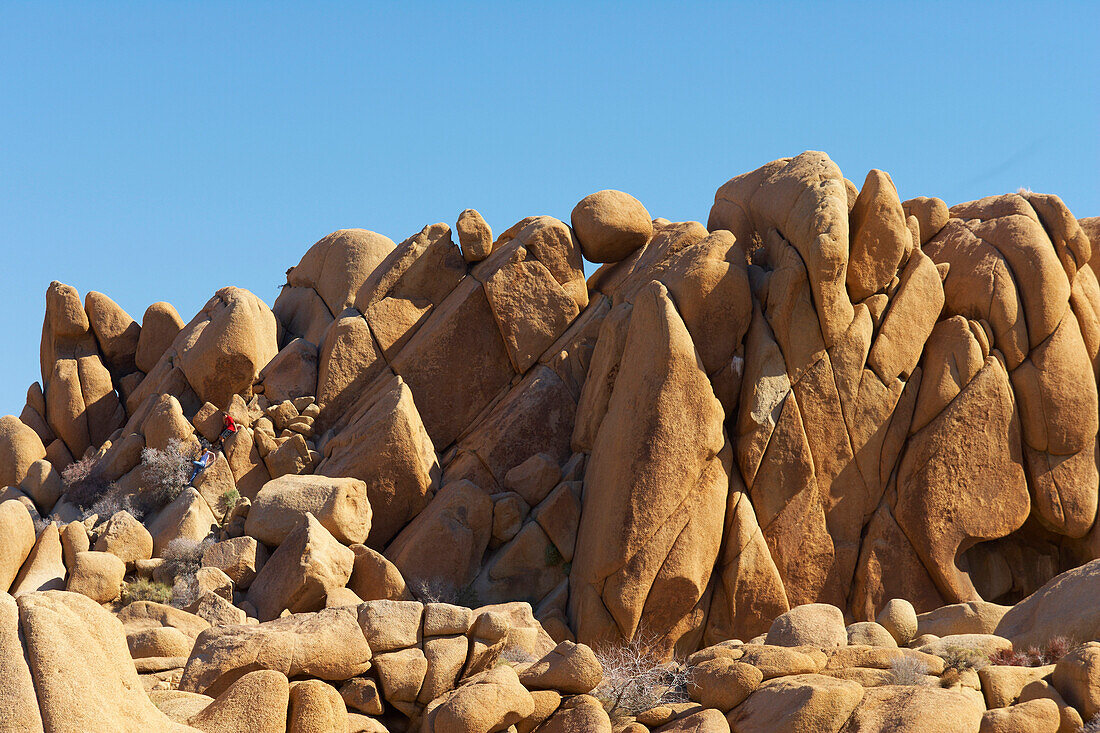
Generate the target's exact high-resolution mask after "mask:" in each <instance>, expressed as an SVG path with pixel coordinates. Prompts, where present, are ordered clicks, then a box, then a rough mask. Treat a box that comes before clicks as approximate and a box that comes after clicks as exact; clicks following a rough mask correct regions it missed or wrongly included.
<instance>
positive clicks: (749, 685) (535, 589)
mask: <svg viewBox="0 0 1100 733" xmlns="http://www.w3.org/2000/svg"><path fill="white" fill-rule="evenodd" d="M857 180H858V179H857ZM456 236H457V243H456V241H455V239H456ZM1090 237H1091V239H1090ZM1097 238H1100V227H1098V226H1097V220H1096V219H1084V220H1080V221H1079V220H1077V219H1075V218H1074V216H1073V214H1072V213H1071V212H1070V211H1069V210H1068V209H1067V208H1066V206H1065V205H1064V204H1063V203H1062V202H1061V201H1060V200H1059V199H1058V198H1057V197H1056V196H1052V195H1047V194H1034V193H1030V192H1027V193H1019V194H1007V195H1000V196H992V197H988V198H984V199H980V200H977V201H971V202H965V203H960V204H956V205H954V206H948V205H947V203H945V202H944V201H941V200H940V199H937V198H933V197H927V196H922V197H918V198H913V199H909V200H906V201H902V200H901V197H900V196H899V194H898V190H897V187H896V186H895V183H894V181H893V180H892V179H891V177H890V176H889V175H888V174H887V173H885V172H883V171H879V170H872V171H870V172H869V173H868V174H867V175H866V177H865V178H864V179H863V183H862V185H861V186H856V185H855V183H853V182H852V181H850V180H848V179H846V178H845V177H844V176H843V174H842V173H841V171H840V169H839V168H838V167H837V166H836V164H835V163H833V162H832V161H831V160H830V159H829V158H828V156H826V155H825V154H824V153H820V152H813V151H809V152H805V153H802V154H801V155H798V156H795V157H793V158H784V159H781V160H777V161H773V162H771V163H768V164H766V165H764V166H762V167H760V168H758V169H757V170H755V171H751V172H749V173H745V174H743V175H739V176H736V177H734V178H732V179H730V180H729V181H728V182H726V183H725V184H723V185H722V186H721V187H720V188H719V189H718V190H717V192H716V194H715V198H714V202H713V205H712V207H711V209H710V214H709V218H708V220H707V223H706V225H705V226H704V225H703V224H702V223H699V222H671V221H668V220H666V219H661V218H657V219H653V218H651V215H650V213H649V211H647V209H646V207H645V206H644V205H643V204H642V203H641V202H639V201H638V200H637V199H635V198H633V197H632V196H629V195H628V194H625V193H623V192H621V191H614V190H604V191H599V192H596V193H594V194H591V195H590V196H587V197H585V198H584V199H583V200H582V201H580V202H579V203H578V204H577V206H576V207H575V208H574V209H573V211H572V213H571V216H570V219H569V223H566V222H564V221H561V220H559V219H556V218H553V217H549V216H533V217H528V218H525V219H522V220H520V221H519V222H516V223H515V224H514V225H512V226H510V227H508V228H506V229H503V231H501V232H500V233H499V234H497V235H496V236H495V237H494V233H493V228H492V227H490V226H489V223H488V222H486V221H485V219H484V218H483V217H482V216H481V215H480V214H479V213H478V212H477V211H475V210H473V209H468V210H466V211H463V212H461V214H459V216H458V220H457V223H456V224H455V227H454V231H453V232H452V228H451V227H450V226H449V225H447V224H443V223H437V224H431V225H429V226H426V227H424V228H423V229H422V230H421V231H419V232H416V233H414V234H413V235H412V236H410V237H408V238H407V239H405V240H404V241H402V242H401V243H400V244H395V243H394V241H393V240H391V239H389V238H387V237H385V236H383V235H380V234H376V233H374V232H371V231H368V230H365V229H343V230H339V231H336V232H334V233H332V234H330V235H328V236H327V237H325V238H323V239H321V240H320V241H318V242H317V243H316V244H314V245H313V246H312V247H311V248H310V249H309V250H308V251H307V252H306V253H305V255H304V256H303V257H302V259H301V260H300V261H299V262H298V264H297V265H295V266H293V267H291V268H290V269H289V270H288V271H287V281H286V284H285V286H284V287H283V288H282V290H281V292H280V294H279V296H278V298H277V299H276V301H275V302H274V304H273V305H272V307H271V308H269V307H268V306H267V305H266V304H265V303H264V302H263V301H262V300H261V299H260V298H259V297H257V296H256V295H254V294H252V293H250V292H248V291H246V290H242V289H240V288H236V287H226V288H222V289H221V290H219V291H217V293H215V294H214V296H213V297H212V298H211V299H210V300H209V302H207V304H206V305H205V306H204V307H203V309H202V310H201V311H200V312H199V313H198V314H196V315H195V316H194V317H193V318H192V319H191V320H190V321H186V322H185V320H184V319H183V318H181V317H180V315H179V314H178V313H177V312H176V310H175V309H174V308H173V307H172V306H171V305H169V304H167V303H155V304H153V305H151V306H150V307H149V308H148V310H146V312H145V313H144V315H143V316H142V318H141V322H140V324H139V323H138V321H137V320H136V319H134V318H132V317H131V316H130V315H128V314H127V313H126V312H125V311H124V310H123V309H122V308H121V307H119V306H118V304H117V303H115V302H114V301H113V300H111V299H110V298H109V297H108V296H107V295H104V294H102V293H98V292H94V291H93V292H89V293H87V295H86V297H85V298H84V300H83V301H82V300H81V298H80V295H79V294H78V293H77V292H76V290H75V289H73V288H72V287H70V286H67V285H64V284H62V283H57V282H55V283H52V284H51V285H50V286H49V288H48V290H47V293H46V308H45V319H44V323H43V329H42V343H41V349H40V370H41V378H42V381H41V382H36V383H35V384H33V385H31V387H30V388H29V389H28V391H27V399H26V404H25V405H23V407H22V411H21V412H20V414H19V416H18V417H15V416H11V415H9V416H4V417H0V490H2V491H0V592H3V593H4V595H0V712H3V713H4V716H2V717H4V718H5V720H11V721H15V725H16V727H17V728H19V729H25V730H74V729H81V730H99V729H114V730H123V729H135V728H138V727H143V728H147V729H156V730H162V729H163V730H171V729H180V730H183V729H187V728H188V727H190V728H191V729H199V730H221V729H228V728H233V727H237V728H252V727H257V728H258V729H261V730H267V729H272V730H312V729H330V728H335V729H343V727H344V726H345V724H346V726H347V727H348V729H349V730H365V731H386V730H394V731H405V730H410V731H411V730H426V731H427V730H438V731H444V730H446V731H453V730H470V731H474V730H477V731H486V732H488V731H495V730H513V729H514V730H515V731H517V733H528V732H531V731H536V730H538V731H542V732H544V733H552V731H556V730H580V729H584V730H599V731H612V730H614V731H615V732H616V733H625V732H626V731H629V733H644V732H645V731H659V730H663V731H678V730H683V731H687V730H699V731H704V730H706V731H710V730H715V731H721V732H722V733H725V731H727V730H734V731H743V730H745V731H747V730H785V729H790V730H808V729H813V730H831V731H834V732H836V731H841V730H843V731H859V730H878V729H881V728H882V727H883V726H884V725H886V724H887V721H900V722H898V723H897V724H898V725H903V726H908V727H909V728H911V729H920V728H923V729H929V730H931V729H937V730H941V729H942V730H956V729H957V730H978V729H979V728H980V729H981V730H1017V729H1023V728H1028V727H1030V728H1031V729H1034V730H1040V729H1044V730H1045V729H1046V728H1051V727H1052V726H1053V729H1054V730H1070V729H1071V728H1072V727H1073V726H1076V725H1081V724H1084V723H1085V722H1086V721H1087V720H1088V718H1089V717H1090V716H1091V715H1093V714H1095V713H1097V705H1096V699H1098V698H1097V697H1096V693H1095V687H1096V684H1097V680H1098V679H1100V678H1098V677H1097V676H1096V670H1095V667H1096V660H1095V659H1094V657H1095V654H1094V652H1095V650H1094V649H1093V648H1092V647H1091V646H1088V645H1086V646H1078V645H1079V644H1084V643H1085V642H1092V641H1100V616H1098V615H1097V613H1096V612H1095V611H1094V607H1095V606H1096V604H1095V603H1094V602H1093V601H1094V597H1095V596H1096V590H1097V589H1096V587H1095V586H1096V585H1097V579H1096V577H1095V576H1097V572H1098V571H1097V569H1096V567H1097V563H1100V523H1097V521H1096V519H1097V513H1098V504H1100V502H1098V486H1100V448H1098V445H1097V433H1098V430H1100V407H1098V406H1100V398H1098V390H1097V380H1098V377H1100V281H1098V279H1097V273H1096V271H1095V270H1094V268H1095V267H1096V266H1100V265H1098V263H1100V259H1098V257H1100V255H1096V253H1095V252H1094V250H1093V247H1094V246H1100V243H1098V242H1097V241H1096V240H1097ZM585 259H587V260H588V261H589V262H597V263H602V266H601V267H599V269H597V270H595V272H593V273H592V274H591V275H590V276H589V277H587V278H586V276H585V270H584V264H585ZM62 588H65V589H67V591H68V592H64V591H62V590H61V589H62ZM7 594H10V596H9V595H7ZM4 599H8V600H7V602H6V604H5V601H4ZM167 603H171V604H172V606H168V605H165V604H167ZM172 607H174V608H172ZM169 608H172V611H171V612H169V611H167V610H164V609H169ZM104 609H107V610H104ZM157 609H160V610H157ZM111 611H113V612H114V613H115V614H116V615H117V617H118V618H119V619H121V620H123V623H124V624H125V626H124V629H123V633H121V635H120V633H119V629H118V628H117V622H116V621H115V619H114V618H112V614H111V613H110V612H111ZM1061 636H1067V637H1070V640H1069V641H1067V642H1065V643H1063V642H1062V641H1061V640H1059V639H1058V637H1061ZM120 641H122V642H125V643H124V644H121V645H120ZM1067 645H1068V647H1069V648H1063V647H1065V646H1067ZM1032 647H1034V649H1032ZM624 650H627V651H630V654H633V656H632V657H630V658H631V659H633V660H634V663H639V664H640V663H642V662H644V664H643V666H645V668H646V670H649V671H651V672H653V673H654V674H657V675H658V679H659V680H661V681H663V682H662V683H661V684H665V683H667V684H665V687H667V688H669V690H671V693H677V694H679V695H680V697H676V695H672V697H661V696H659V699H654V700H647V701H646V704H645V705H643V704H642V703H641V702H638V701H637V700H635V699H634V698H633V697H631V698H629V699H630V700H633V702H631V703H630V704H629V705H625V706H624V704H622V703H623V702H624V700H627V699H628V698H627V697H624V696H623V695H621V694H619V692H616V691H614V685H615V684H616V682H615V680H616V679H617V677H616V675H617V674H619V673H620V672H621V670H619V669H618V668H617V667H616V666H615V665H614V664H611V662H612V661H613V660H614V659H615V656H614V654H615V653H620V652H621V653H625V651H624ZM628 656H629V655H628ZM623 658H624V657H622V656H621V655H620V657H618V659H619V660H620V661H622V659H623ZM639 660H642V662H639ZM1059 660H1063V661H1059ZM989 661H992V662H994V663H993V664H992V665H990V666H989V667H988V670H989V671H982V673H981V674H979V673H978V667H980V666H983V665H985V664H986V663H987V662H989ZM1033 663H1034V664H1033ZM689 667H690V668H691V669H692V670H694V671H693V675H694V676H693V677H692V678H691V682H690V684H688V682H687V681H686V680H685V679H684V678H683V677H682V673H684V670H685V669H686V668H689ZM1047 667H1050V670H1049V671H1046V672H1044V673H1043V674H1040V673H1039V672H1037V671H1036V672H1032V671H1028V672H1018V671H1016V670H1017V669H1026V670H1032V669H1034V670H1045V669H1046V668H1047ZM654 670H655V671H654ZM1005 670H1009V671H1005ZM635 671H637V670H635ZM639 674H640V673H639ZM635 676H637V675H635ZM658 686H660V685H658ZM84 688H87V689H88V690H91V692H88V693H87V695H86V698H87V699H86V700H84V701H77V699H76V697H77V693H76V692H75V691H76V690H82V691H83V690H84ZM609 690H611V692H609ZM669 690H666V692H668V691H669ZM671 693H670V694H671ZM623 694H625V693H623ZM632 694H633V693H632ZM612 699H614V700H618V702H609V700H612ZM688 699H690V700H691V702H687V700H688ZM250 700H257V701H258V700H264V701H266V702H265V703H264V709H263V710H262V711H257V710H255V709H254V707H255V706H251V707H250V704H248V701H250ZM627 707H629V708H630V710H629V711H626V712H624V710H625V709H626V708H627ZM261 713H262V714H261ZM111 726H113V728H112V727H111Z"/></svg>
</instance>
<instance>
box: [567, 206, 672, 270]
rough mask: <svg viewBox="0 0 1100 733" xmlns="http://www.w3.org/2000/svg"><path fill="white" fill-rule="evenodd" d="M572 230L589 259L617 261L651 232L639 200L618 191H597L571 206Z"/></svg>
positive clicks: (622, 258) (634, 248)
mask: <svg viewBox="0 0 1100 733" xmlns="http://www.w3.org/2000/svg"><path fill="white" fill-rule="evenodd" d="M571 219H572V223H573V230H574V231H575V232H576V233H577V241H579V242H580V245H581V250H582V251H583V252H584V257H585V259H587V260H588V261H589V262H618V261H620V260H624V259H626V258H627V257H629V256H630V255H631V253H633V252H634V251H635V250H637V249H638V248H639V247H644V246H645V244H646V243H647V242H648V241H649V238H650V237H651V236H653V224H652V222H651V221H650V219H651V217H650V216H649V212H648V211H646V209H645V207H644V206H642V202H641V201H639V200H638V199H636V198H634V197H633V196H631V195H630V194H628V193H623V192H622V191H614V190H606V191H597V192H596V193H591V194H589V195H587V196H585V197H584V198H583V199H581V200H580V202H579V203H578V204H577V205H576V206H575V207H573V214H572V216H571Z"/></svg>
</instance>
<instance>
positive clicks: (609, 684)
mask: <svg viewBox="0 0 1100 733" xmlns="http://www.w3.org/2000/svg"><path fill="white" fill-rule="evenodd" d="M653 641H654V640H653V639H652V638H650V637H647V636H645V635H643V634H638V635H637V636H636V637H635V638H634V640H633V641H629V642H625V643H622V644H613V645H609V646H603V647H600V648H599V649H597V650H596V658H597V659H599V661H600V664H601V665H602V666H603V681H602V682H600V684H599V686H598V687H597V688H596V689H595V690H594V691H593V692H592V694H593V695H594V696H595V697H596V698H597V699H598V700H599V701H600V703H602V704H603V707H604V710H606V711H607V714H608V715H609V716H611V718H612V719H614V720H620V719H622V718H626V717H630V716H634V715H638V714H639V713H641V712H644V711H646V710H649V709H650V708H653V707H656V706H657V705H664V704H668V703H677V702H687V700H688V696H687V685H688V683H689V682H690V681H691V671H690V670H689V669H688V668H687V667H686V666H685V665H683V664H681V663H679V662H677V661H674V660H673V661H665V660H663V659H662V658H661V657H660V656H659V655H658V654H656V653H655V652H654V645H653Z"/></svg>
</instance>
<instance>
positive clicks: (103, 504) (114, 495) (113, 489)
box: [84, 484, 144, 520]
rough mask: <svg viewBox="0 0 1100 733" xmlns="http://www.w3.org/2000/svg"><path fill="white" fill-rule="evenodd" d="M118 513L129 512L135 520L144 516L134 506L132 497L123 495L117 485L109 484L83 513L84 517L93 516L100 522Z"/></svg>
mask: <svg viewBox="0 0 1100 733" xmlns="http://www.w3.org/2000/svg"><path fill="white" fill-rule="evenodd" d="M119 512H129V513H130V514H131V515H133V516H134V517H135V518H137V519H141V518H142V516H143V515H144V512H142V511H141V510H140V509H138V508H137V507H135V506H134V502H133V497H132V496H130V495H129V494H124V493H123V492H122V489H120V488H119V486H118V484H110V485H109V486H108V487H107V490H106V491H105V492H104V493H103V495H102V496H100V497H99V498H98V499H96V501H95V503H94V504H92V505H91V506H90V507H88V508H87V509H86V510H85V511H84V517H85V518H88V517H90V516H92V515H93V514H95V515H98V516H99V519H100V520H107V519H110V518H111V517H113V516H114V515H116V514H118V513H119Z"/></svg>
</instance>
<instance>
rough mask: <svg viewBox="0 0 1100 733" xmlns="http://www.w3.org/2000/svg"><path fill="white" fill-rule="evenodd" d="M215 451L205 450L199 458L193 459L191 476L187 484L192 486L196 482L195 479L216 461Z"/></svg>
mask: <svg viewBox="0 0 1100 733" xmlns="http://www.w3.org/2000/svg"><path fill="white" fill-rule="evenodd" d="M214 459H215V456H214V452H213V451H211V450H205V451H203V453H202V455H201V456H199V457H198V458H197V459H195V460H193V461H191V478H190V479H188V480H187V485H188V486H191V485H192V484H194V483H195V479H197V478H198V477H199V474H201V473H202V472H203V471H205V470H206V469H207V468H209V467H210V464H212V463H213V462H214Z"/></svg>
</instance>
